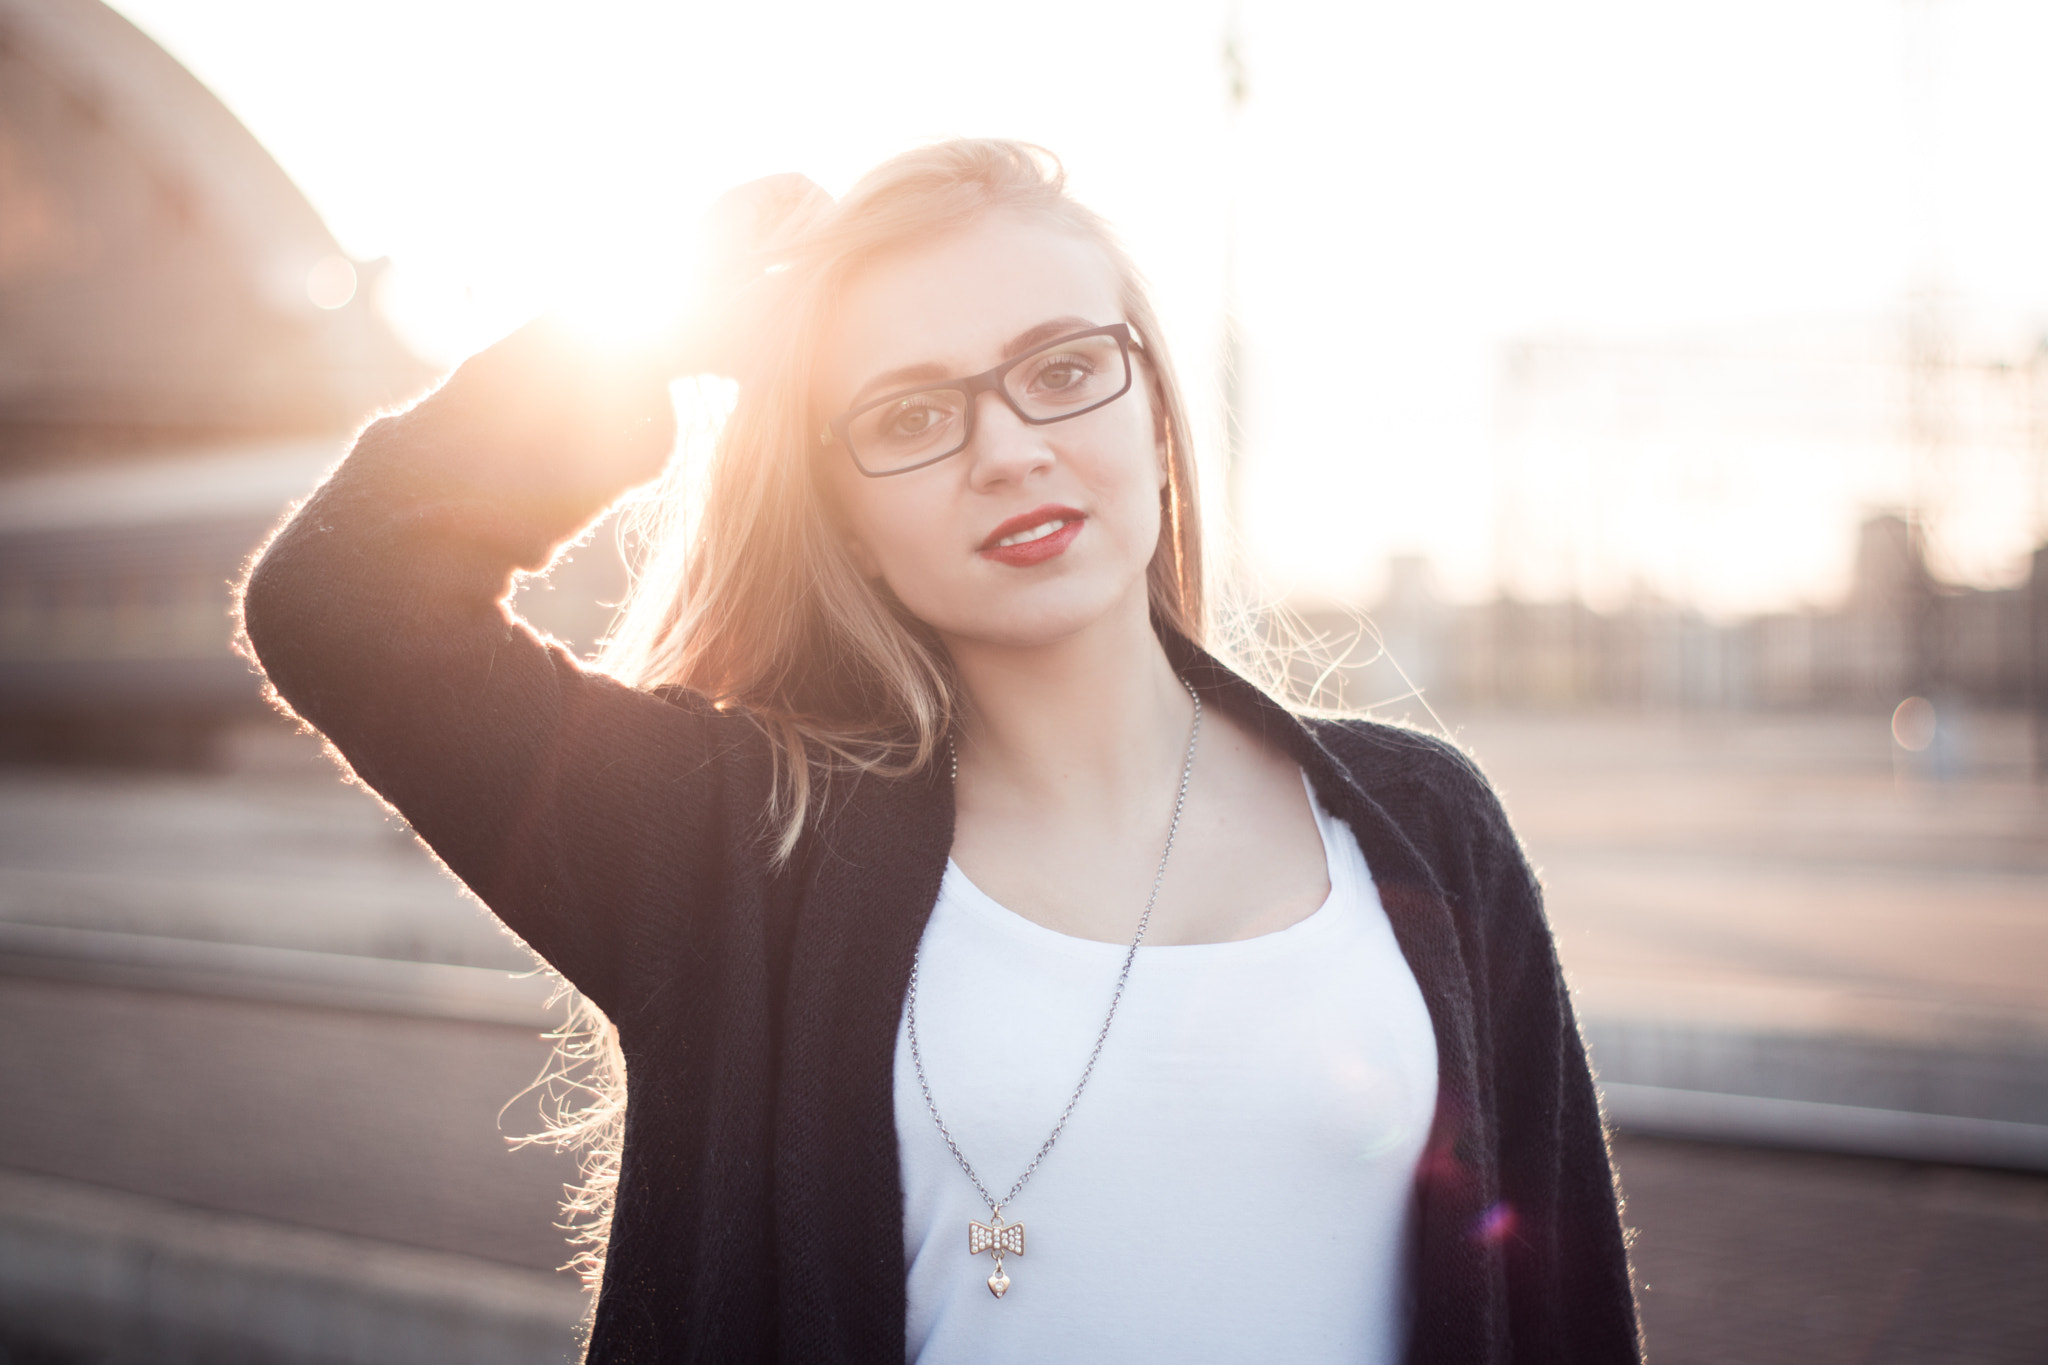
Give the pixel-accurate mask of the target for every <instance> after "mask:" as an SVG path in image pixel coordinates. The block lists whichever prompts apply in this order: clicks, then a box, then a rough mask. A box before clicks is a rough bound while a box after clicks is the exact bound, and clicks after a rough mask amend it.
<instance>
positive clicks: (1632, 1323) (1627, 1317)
mask: <svg viewBox="0 0 2048 1365" xmlns="http://www.w3.org/2000/svg"><path fill="white" fill-rule="evenodd" d="M1447 758H1448V760H1449V761H1450V763H1451V764H1452V765H1453V766H1454V769H1455V771H1454V772H1453V773H1451V774H1450V776H1449V778H1448V784H1447V785H1448V787H1449V793H1448V794H1449V796H1450V798H1451V799H1450V800H1449V801H1448V802H1447V804H1448V806H1449V807H1450V808H1451V809H1453V810H1455V811H1456V812H1458V817H1457V818H1458V823H1459V825H1460V826H1461V827H1462V828H1461V829H1460V830H1459V831H1458V833H1457V834H1456V835H1449V834H1448V832H1447V835H1448V837H1447V838H1446V841H1445V842H1446V844H1447V845H1449V846H1451V847H1459V846H1462V856H1461V857H1459V858H1457V859H1456V862H1458V863H1460V864H1462V866H1458V867H1456V868H1455V872H1456V878H1455V880H1456V881H1457V882H1459V883H1462V888H1463V889H1462V891H1461V892H1460V894H1461V895H1462V896H1463V897H1464V898H1465V899H1466V900H1467V901H1468V904H1467V906H1466V907H1465V909H1466V914H1467V918H1468V922H1469V923H1470V925H1471V926H1472V930H1473V933H1474V937H1475V940H1476V947H1477V950H1478V951H1477V952H1476V954H1475V957H1476V959H1477V960H1476V963H1475V966H1476V971H1477V975H1478V977H1479V980H1477V981H1476V982H1475V983H1474V984H1475V994H1476V996H1477V999H1478V1001H1479V1002H1480V1009H1479V1011H1478V1013H1479V1016H1480V1018H1479V1021H1478V1022H1479V1028H1480V1037H1479V1040H1478V1041H1479V1046H1480V1048H1481V1050H1482V1056H1483V1062H1482V1076H1483V1077H1484V1082H1483V1083H1486V1084H1488V1085H1489V1088H1490V1089H1491V1092H1492V1094H1491V1100H1492V1104H1491V1108H1492V1111H1493V1114H1494V1118H1495V1124H1496V1129H1495V1135H1494V1141H1495V1150H1496V1153H1497V1161H1498V1171H1499V1197H1498V1202H1497V1203H1495V1204H1494V1205H1493V1206H1492V1207H1491V1208H1490V1209H1489V1210H1488V1211H1487V1213H1486V1214H1485V1215H1484V1216H1483V1217H1482V1218H1481V1220H1480V1225H1479V1226H1478V1227H1477V1228H1475V1229H1474V1230H1473V1232H1474V1235H1475V1236H1477V1237H1479V1238H1480V1239H1482V1240H1485V1241H1490V1242H1492V1243H1493V1244H1494V1245H1495V1246H1496V1248H1497V1249H1498V1251H1499V1253H1500V1255H1501V1257H1502V1260H1503V1263H1504V1268H1505V1270H1506V1277H1507V1307H1508V1329H1509V1335H1510V1337H1511V1339H1512V1343H1513V1350H1512V1355H1511V1358H1512V1359H1514V1360H1516V1361H1527V1362H1535V1361H1552V1362H1557V1365H1591V1363H1593V1362H1617V1363H1618V1362H1635V1361H1639V1360H1640V1359H1641V1345H1640V1337H1639V1331H1638V1326H1637V1319H1636V1305H1635V1294H1634V1288H1633V1285H1632V1282H1631V1278H1630V1272H1629V1265H1628V1252H1627V1246H1626V1241H1625V1238H1624V1235H1623V1232H1622V1227H1621V1216H1620V1190H1619V1187H1618V1184H1617V1182H1616V1179H1615V1175H1614V1168H1613V1164H1612V1159H1611V1156H1610V1153H1609V1150H1608V1145H1607V1133H1606V1128H1605V1125H1604V1122H1603V1120H1602V1117H1601V1114H1600V1108H1599V1101H1598V1098H1597V1096H1596V1095H1595V1092H1594V1089H1593V1078H1592V1072H1591V1068H1590V1066H1589V1065H1588V1062H1587V1057H1586V1049H1585V1045H1584V1043H1583V1041H1582V1040H1581V1038H1580V1034H1579V1028H1578V1021H1577V1019H1576V1018H1575V1017H1574V1014H1573V1011H1572V1005H1571V997H1570V995H1569V993H1568V992H1567V990H1566V986H1565V979H1564V972H1563V968H1562V966H1561V964H1560V962H1559V960H1558V955H1557V949H1556V944H1555V940H1554V939H1553V936H1552V934H1551V930H1550V925H1549V921H1548V919H1547V918H1546V916H1545V914H1544V911H1543V898H1542V889H1541V886H1540V885H1539V883H1538V881H1537V878H1536V874H1535V871H1534V870H1533V869H1532V868H1531V866H1530V864H1529V861H1528V858H1527V857H1526V856H1525V855H1524V853H1523V850H1522V846H1521V843H1520V841H1519V840H1518V839H1517V838H1516V837H1515V834H1514V832H1513V830H1512V829H1511V828H1510V827H1509V824H1508V819H1507V815H1506V812H1505V811H1504V810H1503V808H1502V806H1501V802H1500V799H1499V797H1498V796H1497V795H1496V794H1495V792H1494V790H1493V788H1492V787H1491V786H1490V785H1489V784H1488V783H1487V781H1486V780H1485V778H1484V777H1483V776H1481V775H1480V773H1479V771H1478V769H1477V768H1476V767H1475V766H1473V765H1472V763H1471V762H1470V760H1468V759H1466V758H1465V757H1464V755H1462V754H1456V753H1452V754H1449V755H1447Z"/></svg>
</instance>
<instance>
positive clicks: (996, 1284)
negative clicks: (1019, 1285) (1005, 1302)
mask: <svg viewBox="0 0 2048 1365" xmlns="http://www.w3.org/2000/svg"><path fill="white" fill-rule="evenodd" d="M1009 1290H1010V1277H1009V1276H1008V1275H1005V1274H1004V1273H1003V1268H1002V1267H1001V1266H997V1267H996V1273H995V1274H993V1275H991V1276H989V1277H988V1292H989V1293H991V1294H993V1295H995V1296H996V1297H997V1298H999V1299H1000V1298H1001V1297H1002V1296H1003V1295H1004V1294H1007V1293H1008V1292H1009Z"/></svg>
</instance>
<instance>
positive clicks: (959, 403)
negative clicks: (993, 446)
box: [818, 322, 1144, 479]
mask: <svg viewBox="0 0 2048 1365" xmlns="http://www.w3.org/2000/svg"><path fill="white" fill-rule="evenodd" d="M1133 346H1136V347H1138V349H1139V350H1143V349H1144V344H1143V343H1142V342H1140V341H1139V340H1138V339H1137V337H1135V336H1134V335H1132V333H1131V328H1130V324H1129V323H1123V322H1113V323H1111V324H1110V325H1109V326H1107V327H1094V328H1090V329H1089V330H1088V331H1085V332H1075V333H1073V334H1072V335H1071V336H1063V337H1060V338H1059V339H1058V340H1056V341H1052V342H1049V343H1047V344H1046V345H1044V346H1042V347H1040V348H1039V349H1038V350H1035V351H1033V352H1032V353H1031V354H1029V355H1026V356H1020V357H1018V358H1017V359H1015V360H1006V361H1004V362H1003V363H1002V364H1000V365H998V366H996V367H995V368H994V369H992V370H983V371H982V372H981V373H980V374H977V375H974V376H972V377H970V378H967V379H950V380H947V381H946V382H945V383H944V384H940V385H938V386H936V387H934V388H928V389H913V390H909V391H907V392H904V393H892V394H890V395H888V396H887V397H885V398H877V399H876V400H875V401H874V402H872V403H865V404H862V405H861V406H860V407H857V408H849V409H848V410H847V411H846V413H845V414H844V415H843V416H839V417H835V418H833V419H832V421H831V423H830V424H828V425H827V427H826V428H825V430H823V431H821V432H819V433H818V443H819V444H820V445H830V444H832V441H833V440H834V438H837V439H838V441H839V443H840V444H841V445H843V446H845V447H846V450H847V453H848V454H850V455H852V456H853V463H854V466H855V467H856V468H858V469H859V470H860V472H861V473H863V474H865V475H867V476H868V477H869V478H871V479H882V478H887V477H888V476H890V475H892V474H908V473H909V472H910V471H911V470H913V469H922V468H924V467H925V466H926V465H928V464H937V463H938V462H939V461H940V460H943V459H945V458H946V457H947V456H949V455H957V454H959V453H960V452H961V451H962V450H965V449H966V448H967V443H968V442H969V441H971V440H973V439H974V410H975V406H976V404H975V400H976V399H977V398H979V397H980V396H981V395H982V394H983V393H986V392H988V391H990V390H993V391H994V392H996V393H997V394H1000V395H1001V396H1002V400H1003V402H1005V403H1007V404H1008V405H1009V408H1010V411H1012V412H1014V413H1016V414H1017V416H1018V417H1019V418H1021V419H1022V420H1023V421H1026V422H1029V423H1030V424H1031V425H1033V426H1041V427H1042V426H1046V425H1049V424H1051V423H1053V422H1064V421H1066V420H1067V419H1068V418H1069V417H1079V416H1080V415H1081V414H1082V413H1084V412H1093V411H1095V409H1097V408H1099V407H1103V406H1104V405H1106V404H1109V403H1114V402H1115V401H1116V400H1117V399H1119V398H1121V397H1123V396H1124V395H1125V394H1126V393H1129V392H1130V390H1131V347H1133Z"/></svg>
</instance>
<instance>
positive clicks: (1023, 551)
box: [981, 503, 1085, 568]
mask: <svg viewBox="0 0 2048 1365" xmlns="http://www.w3.org/2000/svg"><path fill="white" fill-rule="evenodd" d="M1083 520H1085V518H1084V517H1083V516H1082V514H1081V513H1080V512H1079V511H1077V510H1075V509H1074V508H1072V507H1063V506H1060V505H1058V504H1054V503H1048V504H1046V505H1045V506H1043V507H1034V508H1032V509H1031V510H1030V511H1029V512H1024V513H1020V514H1019V515H1017V516H1014V517H1011V518H1010V519H1009V520H1008V521H1006V522H1004V523H1003V524H1002V525H1000V526H998V527H996V529H995V530H993V531H991V532H989V534H988V539H987V540H984V541H983V542H982V543H981V555H982V558H984V559H993V560H995V561H996V562H997V563H1000V564H1011V565H1015V566H1018V567H1020V568H1021V567H1024V566H1027V565H1031V564H1042V563H1044V562H1045V561H1046V560H1048V559H1051V558H1052V557H1053V556H1054V555H1056V554H1058V553H1060V552H1061V551H1062V550H1064V549H1066V548H1067V546H1069V545H1071V544H1073V542H1074V537H1076V536H1078V535H1080V534H1081V524H1082V522H1083ZM1004 541H1010V542H1012V543H1010V544H1007V545H1006V544H1004V543H1003V542H1004Z"/></svg>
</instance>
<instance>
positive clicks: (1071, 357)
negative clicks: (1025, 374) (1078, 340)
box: [1031, 351, 1095, 393]
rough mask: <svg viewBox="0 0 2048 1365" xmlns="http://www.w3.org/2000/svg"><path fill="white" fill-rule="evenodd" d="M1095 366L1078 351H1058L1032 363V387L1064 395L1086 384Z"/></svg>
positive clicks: (1092, 374)
mask: <svg viewBox="0 0 2048 1365" xmlns="http://www.w3.org/2000/svg"><path fill="white" fill-rule="evenodd" d="M1094 374H1095V365H1094V364H1093V362H1091V361H1090V360H1089V358H1088V357H1087V356H1084V355H1082V354H1081V353H1080V352H1078V351H1056V352H1054V353H1052V354H1051V355H1044V356H1040V357H1039V358H1038V359H1037V360H1036V361H1034V362H1033V363H1032V373H1031V387H1032V388H1033V389H1036V390H1039V391H1041V392H1045V393H1063V392H1065V391H1066V390H1068V389H1072V388H1076V387H1078V386H1080V385H1083V384H1086V383H1087V382H1088V381H1089V379H1090V378H1092V377H1093V376H1094Z"/></svg>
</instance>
